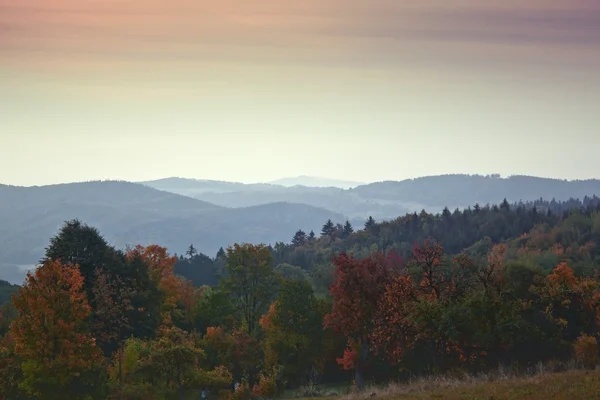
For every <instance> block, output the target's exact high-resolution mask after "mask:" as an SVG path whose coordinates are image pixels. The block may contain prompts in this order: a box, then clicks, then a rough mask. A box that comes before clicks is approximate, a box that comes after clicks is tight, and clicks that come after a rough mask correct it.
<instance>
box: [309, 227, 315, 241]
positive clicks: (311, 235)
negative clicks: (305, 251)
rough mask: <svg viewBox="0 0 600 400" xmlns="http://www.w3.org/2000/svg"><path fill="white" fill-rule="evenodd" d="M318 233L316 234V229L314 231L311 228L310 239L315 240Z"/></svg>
mask: <svg viewBox="0 0 600 400" xmlns="http://www.w3.org/2000/svg"><path fill="white" fill-rule="evenodd" d="M315 238H316V235H315V231H313V230H312V229H311V231H310V233H309V234H308V241H310V242H312V241H313V240H315Z"/></svg>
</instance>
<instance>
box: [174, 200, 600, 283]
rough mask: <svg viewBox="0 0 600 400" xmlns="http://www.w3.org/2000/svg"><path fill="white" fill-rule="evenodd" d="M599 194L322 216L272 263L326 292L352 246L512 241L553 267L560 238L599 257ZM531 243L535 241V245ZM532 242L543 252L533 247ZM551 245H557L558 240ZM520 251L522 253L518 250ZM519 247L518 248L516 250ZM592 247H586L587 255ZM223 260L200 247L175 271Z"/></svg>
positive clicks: (581, 260) (579, 262)
mask: <svg viewBox="0 0 600 400" xmlns="http://www.w3.org/2000/svg"><path fill="white" fill-rule="evenodd" d="M599 211H600V198H598V197H585V198H584V199H583V200H574V199H571V200H568V201H564V202H560V201H555V200H552V201H544V200H536V201H533V202H519V203H513V204H509V203H508V202H507V201H504V202H502V203H500V205H492V206H489V205H488V206H479V205H474V206H473V207H467V208H466V209H464V210H462V211H461V210H458V209H456V210H454V211H452V212H451V211H450V210H448V209H447V208H445V209H444V210H443V211H442V212H441V213H438V214H430V213H426V212H421V213H412V214H406V215H405V216H403V217H399V218H397V219H395V220H393V221H384V222H376V221H375V220H374V219H370V220H368V221H367V222H366V224H365V226H358V227H356V228H355V227H352V226H351V225H350V224H347V225H346V226H344V225H341V224H333V223H329V222H328V223H325V224H324V225H323V227H322V229H321V231H320V232H316V234H315V235H314V236H313V235H311V234H310V232H305V231H303V230H299V231H297V232H296V234H295V235H294V236H292V237H291V238H290V240H289V241H287V242H278V243H276V244H275V245H274V246H272V247H270V249H271V252H272V255H273V257H274V260H275V265H281V268H282V272H283V273H284V274H285V273H287V274H292V275H301V276H305V277H309V276H310V277H312V280H313V283H314V284H315V286H316V287H319V288H320V290H321V291H323V292H326V291H327V287H328V285H329V283H330V282H331V279H332V276H331V271H332V270H331V264H330V261H331V259H332V257H333V256H334V255H335V254H339V253H341V252H344V251H346V252H352V253H353V254H354V255H355V256H356V257H367V256H368V255H369V254H371V253H372V252H374V251H390V250H393V251H394V252H396V253H397V254H399V255H400V256H402V257H408V256H409V255H410V254H411V252H412V250H413V245H414V244H415V243H422V242H423V241H424V240H426V239H429V238H433V239H435V240H437V241H439V242H440V244H441V245H442V246H443V248H444V250H445V251H446V252H447V253H449V254H458V253H461V252H463V251H468V252H469V253H470V254H471V255H475V256H482V255H484V254H487V252H488V251H489V250H490V249H491V247H492V245H493V244H495V243H500V242H505V243H508V244H509V245H510V248H511V251H512V253H511V256H512V257H513V258H515V259H516V258H518V256H519V254H520V255H523V254H528V255H529V256H530V258H532V262H534V263H535V264H538V265H541V266H542V267H543V268H544V269H546V270H549V269H551V268H553V267H554V266H555V265H556V262H557V260H558V259H559V257H557V256H556V254H554V252H555V251H556V249H557V247H556V246H554V245H555V244H557V243H558V244H560V246H561V248H562V249H563V250H565V251H566V250H567V249H568V252H567V253H565V254H563V256H564V257H567V256H569V258H568V259H569V261H570V263H571V264H572V266H573V267H574V268H579V267H584V266H585V267H590V266H592V265H595V263H597V264H600V258H599V257H600V252H599V251H600V247H593V248H589V249H588V247H589V242H590V241H594V242H595V243H600V212H599ZM532 243H533V244H532ZM528 246H529V247H532V246H533V247H535V248H537V249H538V250H540V249H541V250H540V253H539V254H529V253H528V251H527V248H529V247H528ZM553 246H554V247H553ZM519 252H520V253H519ZM517 253H519V254H517ZM588 253H589V254H588ZM221 267H222V263H219V260H217V259H213V258H211V257H207V256H205V255H203V254H198V255H195V256H194V257H192V259H187V258H186V259H182V260H180V261H179V262H178V264H177V265H176V271H177V272H178V273H180V274H182V275H184V276H186V277H187V278H188V279H191V280H192V281H194V282H195V283H196V284H215V283H216V282H217V278H216V274H218V273H219V272H220V268H221Z"/></svg>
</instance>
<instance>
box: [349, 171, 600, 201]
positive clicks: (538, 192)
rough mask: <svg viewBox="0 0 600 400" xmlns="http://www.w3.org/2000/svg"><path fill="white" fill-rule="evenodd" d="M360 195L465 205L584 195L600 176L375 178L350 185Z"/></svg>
mask: <svg viewBox="0 0 600 400" xmlns="http://www.w3.org/2000/svg"><path fill="white" fill-rule="evenodd" d="M350 192H351V193H354V194H356V195H358V196H359V197H361V198H363V199H377V200H379V201H395V202H400V203H403V204H405V203H407V202H411V203H417V204H422V205H423V206H424V208H426V209H428V208H429V209H430V208H431V207H435V208H438V209H439V208H440V207H444V206H448V207H449V208H455V207H466V206H469V205H474V204H475V203H479V204H486V203H497V202H498V201H499V200H498V199H503V198H506V199H507V200H508V201H510V202H513V201H519V200H523V201H527V200H536V199H539V198H540V197H542V198H544V199H553V198H554V199H556V200H568V199H569V198H579V199H583V198H584V197H585V196H592V195H599V194H600V180H597V179H593V180H576V181H567V180H560V179H550V178H538V177H532V176H511V177H508V178H500V177H498V176H482V175H458V174H456V175H440V176H429V177H423V178H416V179H407V180H404V181H399V182H398V181H386V182H376V183H371V184H368V185H363V186H359V187H356V188H354V189H350Z"/></svg>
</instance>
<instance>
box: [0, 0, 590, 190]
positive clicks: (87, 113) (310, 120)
mask: <svg viewBox="0 0 600 400" xmlns="http://www.w3.org/2000/svg"><path fill="white" fill-rule="evenodd" d="M598 71H600V2H599V1H598V0H528V1H522V0H503V1H497V0H493V1H492V0H419V1H412V0H411V1H408V0H303V1H292V0H253V1H247V0H219V1H217V0H213V1H208V0H169V1H165V0H53V1H48V0H0V183H4V184H14V185H43V184H51V183H59V182H73V181H82V180H96V179H125V180H133V181H136V180H147V179H157V178H163V177H168V176H180V177H190V178H199V179H219V180H233V181H239V182H258V181H270V180H274V179H277V178H281V177H285V176H297V175H312V176H322V177H335V178H339V179H347V180H354V181H361V182H372V181H380V180H401V179H406V178H414V177H418V176H426V175H437V174H446V173H473V174H474V173H479V174H490V173H500V174H502V175H505V176H506V175H513V174H526V175H536V176H546V177H557V178H566V179H585V178H600V157H598V148H599V145H600V112H599V110H600V74H599V73H598Z"/></svg>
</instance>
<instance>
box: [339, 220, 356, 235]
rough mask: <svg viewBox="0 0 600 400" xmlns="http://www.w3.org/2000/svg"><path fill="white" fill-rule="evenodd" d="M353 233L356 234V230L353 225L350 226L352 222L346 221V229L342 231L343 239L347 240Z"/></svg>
mask: <svg viewBox="0 0 600 400" xmlns="http://www.w3.org/2000/svg"><path fill="white" fill-rule="evenodd" d="M353 232H354V228H352V224H350V221H346V223H345V224H344V228H343V230H342V238H344V239H346V238H347V237H348V236H350V235H351V234H352V233H353Z"/></svg>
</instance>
